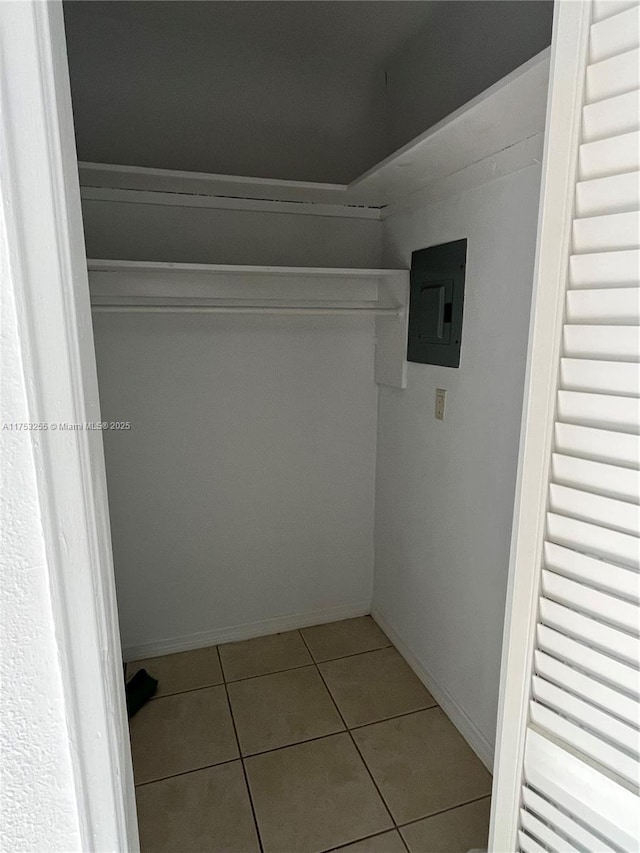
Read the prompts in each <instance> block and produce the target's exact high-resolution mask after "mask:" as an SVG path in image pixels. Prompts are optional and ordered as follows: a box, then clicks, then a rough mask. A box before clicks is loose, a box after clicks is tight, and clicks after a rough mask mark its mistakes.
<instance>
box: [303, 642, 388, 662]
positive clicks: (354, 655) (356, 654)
mask: <svg viewBox="0 0 640 853" xmlns="http://www.w3.org/2000/svg"><path fill="white" fill-rule="evenodd" d="M307 648H309V647H308V646H307ZM393 648H395V646H394V645H393V643H392V642H389V644H388V645H386V646H376V647H375V649H365V650H364V651H362V652H351V654H350V655H338V657H337V658H323V659H322V660H316V659H315V658H314V657H313V653H312V651H311V649H309V654H310V655H311V657H312V659H313V662H314V663H316V664H321V663H333V662H334V661H336V660H345V659H346V658H357V657H360V655H370V654H371V653H372V652H382V651H384V650H385V649H393ZM396 651H397V650H396ZM398 654H399V652H398Z"/></svg>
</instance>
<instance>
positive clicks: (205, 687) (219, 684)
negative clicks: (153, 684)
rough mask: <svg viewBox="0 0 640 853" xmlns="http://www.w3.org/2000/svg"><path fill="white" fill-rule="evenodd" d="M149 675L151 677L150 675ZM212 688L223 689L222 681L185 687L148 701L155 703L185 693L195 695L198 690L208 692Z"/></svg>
mask: <svg viewBox="0 0 640 853" xmlns="http://www.w3.org/2000/svg"><path fill="white" fill-rule="evenodd" d="M149 674H150V675H151V673H149ZM152 677H153V676H152ZM212 687H224V681H218V682H216V683H215V684H201V685H200V686H199V687H187V688H186V689H185V690H174V692H173V693H161V694H160V696H157V695H156V696H152V697H151V699H149V701H150V702H157V701H158V699H170V698H171V697H172V696H182V695H183V694H185V693H197V692H198V691H199V690H210V689H211V688H212Z"/></svg>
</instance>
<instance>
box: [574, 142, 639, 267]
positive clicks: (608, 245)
mask: <svg viewBox="0 0 640 853" xmlns="http://www.w3.org/2000/svg"><path fill="white" fill-rule="evenodd" d="M629 135H630V136H635V137H636V145H637V146H638V148H637V149H636V156H638V151H640V134H629ZM593 144H594V145H598V144H599V143H597V142H595V143H593ZM639 159H640V157H639ZM638 165H640V164H636V168H637V167H638ZM625 171H627V170H625ZM629 171H630V170H629ZM639 242H640V213H637V212H636V211H633V212H631V213H629V212H627V213H613V214H608V215H606V216H591V217H588V218H587V219H576V220H575V222H574V223H573V246H574V251H575V252H602V251H607V252H608V251H611V252H615V251H617V250H619V249H636V248H637V247H638V243H639Z"/></svg>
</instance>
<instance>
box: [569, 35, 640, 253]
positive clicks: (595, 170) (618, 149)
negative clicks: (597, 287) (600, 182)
mask: <svg viewBox="0 0 640 853" xmlns="http://www.w3.org/2000/svg"><path fill="white" fill-rule="evenodd" d="M634 52H635V51H634ZM637 59H640V53H639V54H638V56H637ZM639 148H640V133H639V132H638V131H634V132H633V133H623V134H621V135H620V136H612V137H610V138H608V139H601V140H599V141H597V142H586V143H585V144H584V145H581V146H580V159H579V162H580V180H581V181H591V180H593V179H594V178H604V177H607V176H608V175H622V174H624V173H626V172H637V171H638V169H639V168H640V152H639ZM605 248H606V249H609V248H610V247H609V246H605ZM611 248H612V247H611ZM578 251H582V252H588V251H589V249H579V250H578ZM591 251H598V249H592V250H591Z"/></svg>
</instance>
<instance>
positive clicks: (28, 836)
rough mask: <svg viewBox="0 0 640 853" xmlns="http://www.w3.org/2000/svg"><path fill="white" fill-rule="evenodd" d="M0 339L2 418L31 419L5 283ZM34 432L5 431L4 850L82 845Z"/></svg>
mask: <svg viewBox="0 0 640 853" xmlns="http://www.w3.org/2000/svg"><path fill="white" fill-rule="evenodd" d="M1 238H2V235H0V242H1ZM6 248H7V247H6V245H4V246H0V249H2V250H3V252H4V251H5V250H6ZM5 257H8V254H7V255H5ZM3 279H4V277H3ZM8 281H9V277H8V276H7V277H6V280H5V281H4V284H7V282H8ZM0 336H1V337H0V345H1V353H2V356H1V361H2V373H1V377H0V398H1V400H2V423H3V425H4V424H11V423H24V422H27V421H28V420H29V416H28V411H27V401H26V393H25V376H24V374H23V367H22V359H21V355H20V344H19V339H18V331H17V324H16V315H15V305H14V300H13V294H12V293H11V291H10V290H9V287H8V286H7V287H5V286H4V285H3V289H2V305H1V321H0ZM33 435H34V434H33V433H31V432H28V431H24V432H23V431H13V430H9V429H2V431H1V432H0V456H1V465H0V468H1V470H2V490H1V503H0V528H1V530H2V541H1V543H0V544H1V548H0V557H1V559H0V564H1V566H2V570H1V574H0V577H1V580H0V650H1V651H0V683H1V684H2V688H1V689H0V718H1V720H2V725H1V727H0V756H2V784H1V786H0V787H1V789H2V792H1V793H2V817H1V819H0V848H1V849H2V850H7V851H9V850H11V851H12V853H21V852H22V851H24V853H36V851H38V853H40V851H41V853H58V852H59V853H65V851H70V850H80V846H81V844H80V833H79V827H78V813H77V806H76V799H75V790H74V778H73V773H72V767H71V757H70V752H69V736H68V732H67V724H66V719H65V703H64V697H63V691H62V680H61V673H60V664H59V661H58V646H57V643H56V637H55V628H54V621H53V612H52V607H51V598H50V588H49V573H48V567H47V561H46V555H45V550H44V537H43V531H42V526H41V522H40V510H39V502H38V494H37V486H36V475H35V467H34V459H33V453H32V445H31V442H32V438H33Z"/></svg>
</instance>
